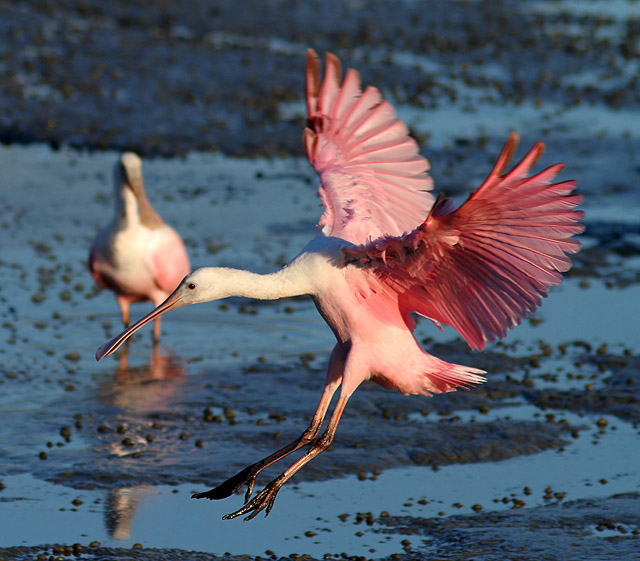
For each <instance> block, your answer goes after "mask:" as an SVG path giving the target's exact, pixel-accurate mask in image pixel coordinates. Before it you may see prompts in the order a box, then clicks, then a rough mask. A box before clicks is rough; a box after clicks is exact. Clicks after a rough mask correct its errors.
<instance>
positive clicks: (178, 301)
mask: <svg viewBox="0 0 640 561" xmlns="http://www.w3.org/2000/svg"><path fill="white" fill-rule="evenodd" d="M182 299H183V295H182V292H181V291H180V290H179V289H178V290H176V291H175V292H174V293H173V294H171V296H169V297H168V298H167V299H166V300H165V301H164V302H163V303H162V304H160V305H159V306H158V307H157V308H156V309H155V310H153V311H152V312H151V313H149V314H148V315H146V316H144V317H143V318H142V319H141V320H139V321H137V322H136V323H134V324H133V325H132V326H131V327H129V328H128V329H126V330H125V331H123V332H122V333H120V335H116V336H115V337H114V338H113V339H110V340H109V341H107V342H106V343H104V345H102V346H101V347H100V348H99V349H98V350H97V351H96V360H100V359H101V358H102V357H105V356H109V355H110V354H111V353H113V352H115V351H116V350H117V349H118V347H120V345H122V343H124V342H125V341H126V340H127V339H128V338H129V337H131V336H132V335H133V334H134V333H135V332H136V331H138V329H140V328H141V327H143V326H145V325H146V324H147V323H149V322H150V321H152V320H154V319H156V318H157V317H158V316H159V315H161V314H164V313H165V312H168V311H169V310H173V309H174V308H179V307H180V306H183V305H184V304H185V303H186V302H183V301H182Z"/></svg>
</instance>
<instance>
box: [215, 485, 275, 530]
mask: <svg viewBox="0 0 640 561" xmlns="http://www.w3.org/2000/svg"><path fill="white" fill-rule="evenodd" d="M283 484H284V480H283V476H282V475H281V476H280V477H277V478H276V479H274V480H273V481H272V482H271V483H269V484H268V485H267V486H266V487H265V488H264V489H263V490H262V491H260V492H259V493H258V494H257V495H256V496H255V497H254V498H253V499H252V500H251V501H249V502H248V503H247V504H245V505H244V506H243V507H242V508H240V509H238V510H236V511H235V512H232V513H231V514H227V515H226V516H223V517H222V519H223V520H231V519H232V518H236V517H237V516H242V515H243V514H247V512H249V513H251V514H249V516H247V517H246V518H245V520H251V519H252V518H255V517H256V516H257V515H258V513H260V512H262V511H263V510H265V509H266V511H265V513H264V515H265V516H268V515H269V513H270V512H271V509H272V508H273V503H274V502H275V500H276V495H277V494H278V491H280V488H281V487H282V485H283Z"/></svg>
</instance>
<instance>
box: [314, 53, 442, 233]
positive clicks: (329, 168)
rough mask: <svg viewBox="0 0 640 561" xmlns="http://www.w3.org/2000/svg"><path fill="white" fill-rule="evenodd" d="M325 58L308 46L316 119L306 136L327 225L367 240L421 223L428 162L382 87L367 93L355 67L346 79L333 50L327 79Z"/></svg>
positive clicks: (327, 229) (428, 199) (428, 198)
mask: <svg viewBox="0 0 640 561" xmlns="http://www.w3.org/2000/svg"><path fill="white" fill-rule="evenodd" d="M319 64H320V61H319V60H318V58H317V55H316V54H315V52H314V51H312V50H309V51H307V110H308V114H309V122H308V128H307V129H305V131H304V138H303V140H304V146H305V150H306V152H307V156H308V158H309V161H310V162H311V165H312V166H313V167H314V169H315V170H316V172H317V173H318V175H319V176H320V198H321V199H322V203H323V204H324V207H325V212H324V215H323V216H322V218H321V219H320V222H319V226H320V227H321V228H322V232H323V233H324V234H325V235H327V236H336V237H340V238H342V239H345V240H347V241H349V242H351V243H354V244H364V243H368V242H369V241H371V240H375V239H378V238H380V237H383V236H400V235H402V234H405V233H407V232H410V231H412V230H414V229H415V228H416V226H418V225H419V224H420V223H421V222H422V221H423V220H424V217H425V216H426V215H427V213H428V212H429V209H430V208H431V206H432V205H433V201H434V199H433V196H432V195H431V194H430V193H428V191H429V190H430V189H432V188H433V182H432V180H431V178H430V177H429V175H428V174H427V170H428V169H429V163H428V162H427V160H426V158H424V157H423V156H421V155H420V153H419V150H418V144H417V143H416V141H415V140H413V139H412V138H411V137H410V136H409V134H408V130H407V127H406V126H405V125H404V123H403V122H402V121H400V120H399V119H397V118H396V114H395V111H394V110H393V107H392V106H391V104H390V103H389V102H387V101H383V100H382V97H381V95H380V92H379V91H378V90H377V89H376V88H373V87H368V88H367V89H366V90H365V91H364V93H362V91H361V89H360V76H359V74H358V73H357V72H356V71H355V70H352V69H349V70H347V73H346V75H345V78H344V81H343V82H342V85H340V61H339V60H338V59H337V58H336V57H335V56H333V55H331V54H327V62H326V70H325V76H324V81H323V82H322V84H320V80H319Z"/></svg>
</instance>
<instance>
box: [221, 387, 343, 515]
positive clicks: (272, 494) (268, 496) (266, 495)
mask: <svg viewBox="0 0 640 561" xmlns="http://www.w3.org/2000/svg"><path fill="white" fill-rule="evenodd" d="M348 399H349V395H347V394H345V393H342V394H341V395H340V397H339V398H338V402H337V403H336V406H335V409H334V410H333V413H332V414H331V419H330V420H329V424H328V425H327V429H326V430H325V431H324V434H323V435H322V436H321V437H320V438H319V439H318V440H317V441H316V443H315V444H314V445H313V446H312V447H311V448H310V449H309V450H308V451H307V453H306V454H305V455H304V456H302V457H301V458H300V459H298V460H297V461H296V462H294V463H293V464H292V465H291V466H290V467H289V468H288V469H287V470H285V472H284V473H282V474H281V475H280V476H278V477H276V478H275V479H274V480H273V481H271V483H269V484H268V485H267V486H266V487H265V488H264V489H263V490H262V491H260V493H258V494H257V495H256V496H255V497H254V498H253V499H252V500H251V501H249V502H248V503H247V504H245V505H244V506H243V507H242V508H240V509H239V510H236V511H235V512H232V513H231V514H227V515H226V516H223V517H222V518H223V520H229V519H231V518H236V517H237V516H242V515H243V514H247V513H248V512H250V514H249V516H247V517H246V518H245V520H251V519H252V518H254V517H255V516H256V515H257V514H258V513H259V512H261V511H263V510H264V509H265V508H266V509H267V510H266V512H265V514H269V512H271V509H272V508H273V503H274V501H275V500H276V495H277V494H278V491H280V488H281V487H282V486H283V485H284V484H285V483H286V482H287V481H288V480H289V479H291V477H293V475H295V474H296V473H297V472H298V471H300V470H301V469H302V468H303V467H304V466H305V465H306V464H307V463H309V462H310V461H311V460H313V458H315V457H316V456H317V455H318V454H321V453H322V452H324V451H325V450H326V449H327V448H329V446H331V443H332V442H333V437H334V436H335V434H336V429H337V428H338V423H339V422H340V417H342V412H343V411H344V408H345V406H346V404H347V400H348Z"/></svg>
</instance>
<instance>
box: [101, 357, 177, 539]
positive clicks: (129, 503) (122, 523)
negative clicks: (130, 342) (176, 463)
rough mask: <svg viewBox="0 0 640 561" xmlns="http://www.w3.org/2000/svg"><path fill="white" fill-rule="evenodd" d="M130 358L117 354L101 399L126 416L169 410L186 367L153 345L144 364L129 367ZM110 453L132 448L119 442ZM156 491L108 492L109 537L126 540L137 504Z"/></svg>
mask: <svg viewBox="0 0 640 561" xmlns="http://www.w3.org/2000/svg"><path fill="white" fill-rule="evenodd" d="M129 358H130V357H129V348H128V346H127V347H124V349H123V351H122V354H121V355H120V358H119V362H118V366H117V368H116V369H115V371H114V376H113V379H112V382H111V383H110V384H109V387H108V388H104V389H105V390H106V391H103V392H102V395H103V400H105V401H109V402H110V405H114V406H115V407H117V408H118V409H119V410H120V411H122V412H124V413H125V414H126V413H134V414H146V413H152V412H156V411H166V410H171V409H172V408H173V403H174V402H176V401H177V400H178V401H179V400H180V397H179V396H177V395H176V394H178V393H179V392H178V390H179V388H180V387H181V386H182V384H183V383H184V373H185V370H186V367H185V365H184V363H183V361H182V360H181V359H180V358H179V357H177V356H176V355H173V354H171V353H169V352H168V351H166V350H163V349H161V348H160V346H159V345H154V346H153V351H152V353H151V357H150V360H149V361H148V362H147V363H144V364H140V365H135V366H130V365H129ZM145 444H146V443H145ZM110 452H111V454H113V455H117V456H128V455H130V454H131V453H132V449H131V447H127V446H125V445H123V444H122V443H121V442H120V441H118V443H117V444H114V445H113V447H112V448H111V450H110ZM156 452H157V450H156ZM155 492H156V491H155V488H154V487H153V486H150V485H137V486H132V487H122V488H119V489H111V490H110V491H109V492H108V494H107V496H106V497H105V507H104V523H105V528H106V530H107V532H108V534H109V535H110V536H111V537H112V538H114V539H117V540H126V539H128V538H129V537H130V536H131V527H132V522H133V519H134V517H135V513H136V509H137V507H138V505H139V504H140V503H141V502H142V501H144V500H147V499H148V498H149V497H151V496H152V495H154V494H155Z"/></svg>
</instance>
